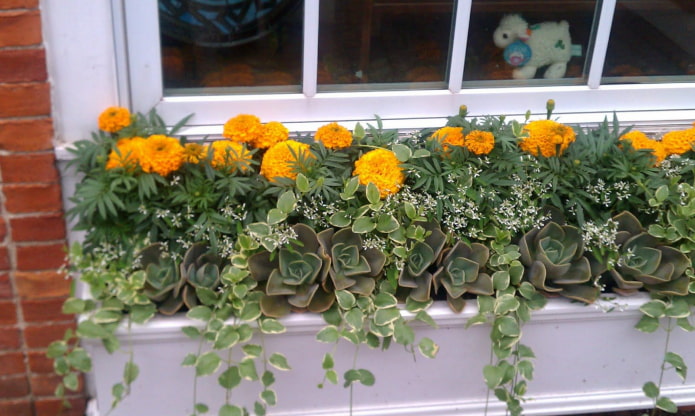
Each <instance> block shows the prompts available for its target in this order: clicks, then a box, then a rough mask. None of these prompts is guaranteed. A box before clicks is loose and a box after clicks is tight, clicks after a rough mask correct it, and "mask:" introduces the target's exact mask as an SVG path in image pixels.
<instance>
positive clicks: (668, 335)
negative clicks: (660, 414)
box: [652, 317, 673, 416]
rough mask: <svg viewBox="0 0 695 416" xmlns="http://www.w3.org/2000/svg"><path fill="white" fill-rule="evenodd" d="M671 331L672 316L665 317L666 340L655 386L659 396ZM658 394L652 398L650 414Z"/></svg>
mask: <svg viewBox="0 0 695 416" xmlns="http://www.w3.org/2000/svg"><path fill="white" fill-rule="evenodd" d="M672 331H673V318H670V317H669V318H667V320H666V341H665V342H664V354H663V357H664V359H663V361H661V371H660V372H659V384H657V387H658V389H659V396H660V395H661V383H662V382H663V381H664V372H665V371H666V354H667V353H668V346H669V343H670V341H671V332H672ZM657 400H658V396H657V397H655V398H654V408H653V409H652V416H656V412H657V407H656V401H657Z"/></svg>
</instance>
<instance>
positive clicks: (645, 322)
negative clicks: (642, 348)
mask: <svg viewBox="0 0 695 416" xmlns="http://www.w3.org/2000/svg"><path fill="white" fill-rule="evenodd" d="M635 328H637V330H639V331H642V332H646V333H651V332H654V331H656V330H657V329H659V320H658V319H657V318H652V317H651V316H646V315H645V316H643V317H642V318H640V320H639V322H637V324H636V325H635Z"/></svg>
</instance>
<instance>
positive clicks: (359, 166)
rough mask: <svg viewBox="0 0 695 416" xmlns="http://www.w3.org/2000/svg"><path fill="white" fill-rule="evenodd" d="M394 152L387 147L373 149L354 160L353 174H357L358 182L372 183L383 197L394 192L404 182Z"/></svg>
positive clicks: (401, 170) (403, 176) (363, 183)
mask: <svg viewBox="0 0 695 416" xmlns="http://www.w3.org/2000/svg"><path fill="white" fill-rule="evenodd" d="M400 163H401V162H400V161H399V160H398V158H397V157H396V155H395V153H393V152H392V151H390V150H388V149H375V150H372V151H370V152H367V153H365V154H364V155H362V157H360V158H359V159H357V161H355V170H354V172H353V173H352V174H353V175H354V176H359V178H360V183H361V184H362V185H367V184H368V183H373V184H374V185H376V187H377V188H378V189H379V195H381V197H382V198H385V197H386V196H387V195H390V194H395V193H396V192H398V190H399V189H400V188H401V186H402V185H403V182H405V175H404V174H403V169H402V168H401V167H400Z"/></svg>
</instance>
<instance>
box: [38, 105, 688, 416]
mask: <svg viewBox="0 0 695 416" xmlns="http://www.w3.org/2000/svg"><path fill="white" fill-rule="evenodd" d="M554 105H555V104H554V102H553V101H552V100H550V101H548V105H547V114H546V116H545V117H544V119H543V118H541V119H537V117H531V114H530V113H528V114H527V116H526V119H525V120H523V121H521V122H519V121H509V120H507V119H506V118H505V117H504V116H488V117H482V118H470V117H468V116H467V109H466V108H465V107H461V108H460V110H459V114H458V115H455V116H452V117H450V118H449V119H448V122H447V125H446V126H444V127H442V128H439V129H423V130H420V131H417V132H414V133H411V134H408V135H399V133H398V132H397V131H391V130H384V129H382V125H381V120H380V119H378V118H377V119H376V121H375V124H374V125H371V124H370V125H368V126H367V127H366V128H365V127H363V126H361V125H360V124H358V125H356V127H355V129H354V131H352V132H351V131H349V130H348V129H346V128H345V127H343V126H341V125H339V124H337V123H329V124H327V125H325V126H323V127H321V128H319V129H318V130H317V131H316V132H314V133H312V134H304V135H302V134H298V135H296V136H293V138H290V135H289V132H288V130H287V129H286V128H285V127H284V126H283V125H282V124H281V123H279V122H274V121H270V122H266V123H261V121H260V120H259V119H258V118H257V117H255V116H252V115H238V116H235V117H233V118H231V119H230V120H229V121H228V122H227V123H226V124H225V125H224V130H223V133H222V135H223V136H224V139H222V140H214V141H203V142H201V141H188V140H186V138H184V137H177V136H176V134H177V131H178V130H179V129H180V127H181V126H183V125H184V124H185V123H186V122H187V120H182V121H181V122H180V123H178V124H177V125H176V126H173V127H172V128H168V127H167V126H166V125H165V123H164V122H163V121H162V120H161V119H160V118H159V117H158V116H157V115H156V114H155V113H154V112H151V113H149V114H147V115H142V114H135V115H133V114H130V112H129V111H128V110H127V109H124V108H118V107H113V108H109V109H107V110H106V111H104V112H103V113H102V115H101V116H100V118H99V128H100V130H99V131H98V132H96V133H94V134H93V137H92V140H85V141H80V142H77V143H75V145H74V148H73V150H72V151H73V153H74V154H75V158H74V160H73V161H72V162H71V165H72V167H73V168H74V169H75V170H76V171H77V172H79V173H81V174H83V175H84V177H83V179H82V181H81V182H80V183H79V184H78V185H77V187H76V191H75V194H74V196H73V197H72V198H71V201H72V202H73V204H74V207H73V208H71V210H70V214H71V215H72V216H73V217H75V218H76V220H77V225H76V226H75V229H76V230H83V231H86V235H85V238H84V240H83V242H82V243H80V244H75V245H74V246H73V247H72V249H71V252H70V259H71V267H72V269H73V271H74V272H75V276H78V275H79V278H80V279H81V280H82V281H83V282H85V283H86V284H87V285H88V287H89V292H90V296H89V297H88V298H78V297H74V298H70V299H68V300H67V301H66V302H65V305H64V312H66V313H73V314H77V315H79V316H80V321H79V324H78V326H77V329H76V331H68V332H67V333H66V334H65V337H64V338H63V339H62V340H58V341H56V342H54V343H53V344H52V345H51V346H50V348H49V352H48V355H49V357H50V358H52V359H54V366H55V371H56V373H57V374H58V375H60V376H61V377H62V383H61V384H60V385H59V386H58V388H57V391H56V393H57V395H58V396H63V394H64V393H65V390H66V389H69V390H74V389H76V388H77V384H78V374H79V373H80V372H88V371H90V369H91V359H90V357H89V356H88V354H87V353H86V351H85V350H84V349H83V348H82V347H81V346H80V344H79V341H80V340H81V339H86V338H94V339H98V340H101V341H102V342H103V345H104V347H105V348H106V350H108V351H109V352H112V353H114V352H117V351H124V352H125V353H126V354H128V355H129V356H128V360H127V363H126V365H125V369H124V372H123V377H122V380H120V381H117V382H116V384H115V385H114V387H113V390H112V392H113V407H115V406H117V405H118V403H119V402H121V401H122V400H125V399H126V398H127V396H128V393H129V392H130V390H131V389H133V388H138V387H139V386H137V384H136V383H134V382H135V381H136V379H137V376H138V373H139V367H138V365H137V357H134V356H133V353H132V350H131V349H129V348H128V346H127V345H121V344H120V341H119V339H118V338H117V337H116V336H115V331H116V329H117V328H119V327H123V326H125V327H128V328H129V327H130V326H131V325H133V324H142V323H145V322H147V321H148V320H150V319H151V318H152V317H154V316H155V315H157V314H164V315H172V314H175V313H185V314H186V316H187V317H188V318H190V319H191V325H189V326H185V327H183V332H184V333H185V334H186V335H187V336H188V337H190V338H191V339H193V340H197V341H198V342H199V348H198V350H197V352H193V353H191V354H189V355H187V356H185V357H182V359H183V365H184V366H191V367H193V368H194V369H195V374H196V377H205V376H210V375H212V374H215V377H217V380H218V383H219V385H220V387H221V388H222V389H224V390H226V391H227V392H228V393H229V392H231V391H232V390H233V389H234V388H236V387H237V386H239V385H240V383H242V381H251V382H256V383H258V385H259V390H260V394H259V398H258V400H257V401H256V402H255V405H254V406H253V408H252V409H246V408H242V407H241V406H239V405H238V404H235V403H234V402H233V401H232V400H231V399H230V397H231V395H230V394H227V395H226V402H225V403H224V404H223V405H222V406H221V407H220V408H219V409H209V406H208V405H206V404H204V403H199V402H197V401H195V403H194V414H196V415H199V414H204V413H206V412H208V411H210V410H214V411H217V412H218V414H220V415H224V416H228V415H242V414H247V413H248V412H253V413H255V414H257V415H263V414H266V412H267V411H268V407H269V406H273V405H274V404H275V403H276V402H277V400H278V394H277V393H280V394H281V393H282V392H276V391H275V390H274V388H273V387H274V386H273V384H274V382H275V376H274V371H278V370H280V371H288V370H291V363H289V362H288V360H287V359H286V357H285V356H284V355H283V354H281V353H277V352H273V351H266V349H265V348H264V346H263V345H262V343H260V344H255V343H253V342H250V341H251V339H252V336H253V335H254V333H260V334H277V333H282V332H283V331H284V330H285V328H284V326H283V323H282V319H281V318H282V317H284V316H286V315H288V314H291V313H294V312H300V311H309V312H313V313H317V314H322V316H323V318H324V319H325V322H326V325H325V327H323V328H322V329H321V330H320V331H319V332H318V333H317V334H316V339H317V340H318V341H320V342H324V343H329V344H335V345H336V346H337V344H338V343H339V342H341V341H347V342H350V343H352V344H354V345H355V346H356V347H359V346H360V345H365V344H366V345H367V346H368V347H371V348H382V349H384V350H385V349H388V347H389V346H391V345H392V344H394V343H395V344H401V345H402V346H405V347H406V348H407V349H408V350H410V351H413V352H415V351H419V353H421V354H422V355H423V356H425V357H429V358H434V357H435V356H436V355H437V351H438V348H439V347H438V346H437V344H436V343H435V342H434V341H433V340H432V339H429V338H420V339H418V337H417V333H416V331H415V330H414V328H413V324H414V323H415V322H416V321H418V322H423V323H425V324H428V325H431V326H435V327H436V322H435V321H434V320H433V319H432V317H431V316H430V315H429V314H428V308H429V307H430V306H431V305H432V303H433V302H434V301H435V300H441V301H446V302H447V303H448V305H449V306H450V307H451V309H452V310H453V311H455V312H460V311H461V310H462V309H463V307H464V304H465V303H466V302H472V303H474V304H477V307H478V313H477V314H476V315H475V316H473V317H472V318H471V319H470V320H469V321H468V324H467V325H468V326H472V325H483V324H486V325H489V327H490V339H491V341H492V343H491V359H490V362H489V364H488V365H486V366H485V367H484V369H483V377H484V380H485V383H486V384H487V387H488V388H489V391H490V396H492V395H494V396H495V397H496V398H497V399H499V400H501V401H503V402H504V403H505V404H506V406H507V409H508V411H509V413H510V414H512V415H519V414H521V413H522V410H523V409H522V405H523V402H524V399H525V393H526V389H527V386H528V383H530V382H531V381H532V378H533V360H534V359H535V356H534V353H533V351H532V350H531V348H530V347H528V346H527V345H525V344H523V342H522V341H523V340H522V327H523V325H524V324H525V323H526V322H528V321H529V320H531V319H533V318H532V313H533V311H534V310H538V309H541V308H543V307H544V305H545V303H546V298H547V297H555V296H561V297H565V298H568V299H569V300H571V301H576V302H583V303H592V302H594V301H596V300H597V299H598V298H600V297H614V296H616V295H617V294H621V295H628V294H631V293H635V292H638V291H643V292H645V291H646V292H648V293H649V294H650V295H651V299H650V300H649V301H648V302H645V304H644V305H642V307H641V311H642V313H643V316H642V318H641V320H640V321H639V322H638V323H637V325H636V327H637V329H638V330H640V331H644V332H657V331H659V330H660V331H659V332H658V333H661V334H664V348H665V351H666V354H665V356H664V358H663V365H662V366H661V369H660V374H659V377H658V378H657V379H656V381H646V380H645V381H646V383H645V384H644V388H643V390H644V393H645V395H646V396H647V397H649V398H650V399H651V400H652V401H653V405H654V406H653V407H654V412H656V410H657V409H662V410H664V411H668V412H672V413H673V412H676V410H677V409H676V406H675V404H674V403H673V401H671V400H670V399H669V398H668V397H665V396H664V395H663V394H662V392H661V380H662V376H663V374H664V372H665V371H674V372H675V373H677V374H678V375H679V376H680V377H682V378H683V379H685V376H686V372H687V367H686V364H685V363H684V362H683V359H682V358H681V356H680V355H678V354H677V353H676V352H672V351H669V343H668V342H669V335H670V334H671V331H674V330H676V329H677V328H681V329H684V330H687V331H691V330H693V329H694V327H693V326H692V325H691V322H690V320H691V310H692V306H693V304H695V296H693V292H695V284H693V252H694V250H695V240H694V237H693V236H695V220H693V214H695V187H693V180H694V179H695V174H694V172H695V161H694V160H693V155H694V153H693V147H692V146H693V143H695V126H694V127H693V128H690V129H684V130H677V131H671V132H669V133H667V134H664V135H663V137H660V138H659V140H656V139H654V138H650V137H648V136H647V135H646V134H644V133H642V132H640V131H636V130H630V129H629V128H627V129H621V128H620V127H619V125H618V121H617V120H613V122H612V123H609V122H608V121H606V122H604V123H602V124H601V125H599V126H597V127H594V128H575V129H573V128H571V127H569V126H566V125H564V124H561V123H559V122H558V121H556V120H553V119H552V111H553V109H554ZM532 118H533V120H532ZM232 351H235V353H234V355H232ZM356 353H357V352H356ZM387 353H388V352H384V354H387ZM239 354H240V357H241V358H239ZM336 358H337V357H336V356H335V354H333V353H331V352H329V353H326V354H325V356H323V359H322V360H321V364H320V365H321V366H322V368H323V370H324V371H325V372H324V380H323V381H321V380H317V382H318V383H320V385H324V384H326V383H332V384H339V383H342V384H343V385H344V386H345V387H346V388H348V389H350V391H351V392H352V389H353V386H354V385H355V384H356V383H360V384H363V385H367V386H369V385H372V384H373V383H374V382H375V380H374V375H373V374H372V372H371V371H370V370H369V369H365V368H358V367H357V366H356V365H354V363H353V366H352V368H350V369H349V370H347V371H346V372H344V374H342V375H340V374H338V373H337V371H336V368H337V366H336V363H335V361H336ZM539 359H542V357H539ZM194 386H195V384H194ZM194 388H195V387H194ZM350 396H351V397H352V394H351V395H350ZM350 405H351V406H352V403H350Z"/></svg>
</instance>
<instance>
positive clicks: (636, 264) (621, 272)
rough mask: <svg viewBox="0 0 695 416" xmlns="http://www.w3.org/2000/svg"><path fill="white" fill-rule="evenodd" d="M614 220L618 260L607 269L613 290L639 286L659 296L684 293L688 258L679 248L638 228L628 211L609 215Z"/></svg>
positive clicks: (624, 292)
mask: <svg viewBox="0 0 695 416" xmlns="http://www.w3.org/2000/svg"><path fill="white" fill-rule="evenodd" d="M613 220H614V221H616V222H617V223H618V233H617V236H616V243H617V244H618V245H619V247H620V259H619V260H618V262H617V264H616V266H615V268H613V269H611V270H610V275H611V277H613V280H614V281H615V283H616V285H617V286H618V287H617V288H616V289H614V290H616V291H617V292H620V293H623V294H629V293H632V292H635V291H637V290H639V289H642V288H644V289H646V290H648V291H649V292H652V293H657V294H660V295H678V296H685V295H687V294H688V285H689V283H690V278H689V277H688V276H687V274H686V273H685V271H686V270H687V268H688V267H689V266H690V264H691V263H690V259H689V258H688V257H687V256H686V255H685V254H683V253H682V252H681V251H680V250H678V249H676V248H673V247H670V246H666V245H662V244H660V242H659V240H658V239H657V238H656V237H653V236H651V235H650V234H649V233H647V231H646V230H645V229H644V228H643V227H642V224H641V223H640V221H639V220H638V219H637V218H636V217H635V216H634V215H633V214H632V213H630V212H627V211H624V212H621V213H620V214H618V215H616V216H615V217H613Z"/></svg>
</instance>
